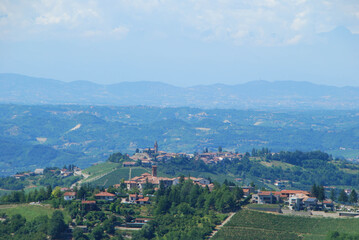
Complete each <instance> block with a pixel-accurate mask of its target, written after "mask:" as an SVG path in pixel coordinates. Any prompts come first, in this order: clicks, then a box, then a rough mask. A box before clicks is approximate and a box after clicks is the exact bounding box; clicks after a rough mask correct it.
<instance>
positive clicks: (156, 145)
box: [155, 141, 158, 153]
mask: <svg viewBox="0 0 359 240" xmlns="http://www.w3.org/2000/svg"><path fill="white" fill-rule="evenodd" d="M155 153H158V144H157V141H156V142H155Z"/></svg>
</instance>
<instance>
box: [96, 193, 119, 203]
mask: <svg viewBox="0 0 359 240" xmlns="http://www.w3.org/2000/svg"><path fill="white" fill-rule="evenodd" d="M115 197H116V195H115V194H112V193H109V192H100V193H98V194H95V198H96V199H98V200H106V201H113V200H115Z"/></svg>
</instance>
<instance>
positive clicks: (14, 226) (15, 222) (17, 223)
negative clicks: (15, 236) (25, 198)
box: [10, 214, 26, 232]
mask: <svg viewBox="0 0 359 240" xmlns="http://www.w3.org/2000/svg"><path fill="white" fill-rule="evenodd" d="M10 223H11V224H10V229H11V232H16V231H17V230H19V229H20V228H21V227H22V226H24V225H25V223H26V219H25V218H24V217H23V216H21V215H20V214H15V215H13V216H12V217H11V220H10Z"/></svg>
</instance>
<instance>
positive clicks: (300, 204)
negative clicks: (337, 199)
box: [251, 190, 334, 211]
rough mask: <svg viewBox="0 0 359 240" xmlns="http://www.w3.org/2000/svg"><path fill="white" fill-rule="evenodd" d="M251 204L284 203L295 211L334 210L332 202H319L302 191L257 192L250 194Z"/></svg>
mask: <svg viewBox="0 0 359 240" xmlns="http://www.w3.org/2000/svg"><path fill="white" fill-rule="evenodd" d="M251 202H252V203H257V204H276V203H286V204H287V205H288V206H289V208H290V209H292V210H296V211H299V210H303V209H310V210H313V209H318V210H331V211H332V210H334V203H333V201H331V200H324V201H322V202H320V201H318V199H317V198H315V197H312V196H311V194H310V193H309V192H307V191H302V190H281V191H278V192H276V191H259V192H257V193H255V194H252V199H251Z"/></svg>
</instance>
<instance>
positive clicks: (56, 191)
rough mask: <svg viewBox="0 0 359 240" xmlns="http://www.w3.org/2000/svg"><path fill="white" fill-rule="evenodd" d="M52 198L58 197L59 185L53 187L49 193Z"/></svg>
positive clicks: (59, 193)
mask: <svg viewBox="0 0 359 240" xmlns="http://www.w3.org/2000/svg"><path fill="white" fill-rule="evenodd" d="M51 197H52V198H59V197H61V188H60V187H59V186H57V187H55V189H54V190H53V191H52V193H51Z"/></svg>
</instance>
